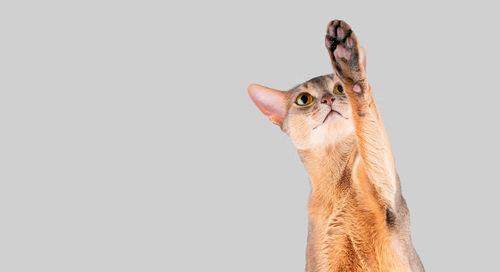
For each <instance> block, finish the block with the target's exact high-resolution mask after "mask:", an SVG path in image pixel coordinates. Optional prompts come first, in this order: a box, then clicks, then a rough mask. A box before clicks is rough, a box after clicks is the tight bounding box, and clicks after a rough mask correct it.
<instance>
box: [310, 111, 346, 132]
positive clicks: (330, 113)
mask: <svg viewBox="0 0 500 272" xmlns="http://www.w3.org/2000/svg"><path fill="white" fill-rule="evenodd" d="M337 114H338V115H339V116H340V117H342V118H344V119H347V118H345V117H344V115H342V114H341V113H340V112H338V111H336V110H334V109H331V110H330V112H329V113H328V114H327V115H326V116H325V118H324V119H323V122H321V124H319V125H317V126H315V127H314V128H313V129H316V128H317V127H319V126H321V125H323V124H324V123H325V122H326V120H327V119H328V118H329V117H330V116H334V115H337Z"/></svg>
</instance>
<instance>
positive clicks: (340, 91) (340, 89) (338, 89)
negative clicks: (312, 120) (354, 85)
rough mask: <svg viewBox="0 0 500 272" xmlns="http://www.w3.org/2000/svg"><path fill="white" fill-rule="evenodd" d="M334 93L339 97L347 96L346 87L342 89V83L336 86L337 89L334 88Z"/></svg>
mask: <svg viewBox="0 0 500 272" xmlns="http://www.w3.org/2000/svg"><path fill="white" fill-rule="evenodd" d="M333 92H334V93H335V94H338V95H345V92H344V87H342V85H341V84H340V83H339V84H337V85H335V88H333Z"/></svg>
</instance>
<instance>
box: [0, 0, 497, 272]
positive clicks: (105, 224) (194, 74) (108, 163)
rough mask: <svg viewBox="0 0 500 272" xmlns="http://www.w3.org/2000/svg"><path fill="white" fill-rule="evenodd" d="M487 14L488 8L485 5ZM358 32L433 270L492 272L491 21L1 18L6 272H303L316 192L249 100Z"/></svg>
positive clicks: (435, 10) (206, 8)
mask: <svg viewBox="0 0 500 272" xmlns="http://www.w3.org/2000/svg"><path fill="white" fill-rule="evenodd" d="M491 3H493V1H491ZM334 18H341V19H345V20H347V21H348V22H349V23H350V24H351V25H352V27H353V28H354V30H355V31H357V34H358V37H359V38H360V40H361V43H362V44H364V46H365V47H366V51H367V54H368V76H369V79H370V81H371V84H372V86H373V88H374V91H375V96H376V100H377V103H378V106H379V109H380V111H381V114H382V117H383V119H384V122H385V125H386V128H387V130H388V133H389V137H390V138H391V142H392V146H393V149H394V152H395V155H396V158H397V159H396V160H397V166H398V170H399V174H400V176H401V180H402V184H403V194H404V196H405V197H406V199H407V201H408V204H409V207H410V209H411V213H412V231H413V240H414V244H415V247H416V249H417V251H418V252H419V254H420V256H421V258H422V260H423V263H424V265H425V267H426V268H427V270H428V271H480V270H482V269H483V270H486V271H494V270H495V269H496V268H495V267H496V265H497V259H498V248H497V247H496V245H498V243H499V242H500V239H499V235H498V229H500V223H499V220H498V210H497V209H498V206H499V204H500V200H499V197H498V188H499V187H498V182H499V181H500V180H499V177H498V174H497V170H498V165H497V164H498V157H497V154H498V153H499V151H500V150H499V149H500V148H499V144H498V139H499V136H500V135H499V130H498V116H499V115H498V110H497V107H498V98H499V95H498V92H499V87H498V80H497V78H498V68H497V65H498V61H499V57H500V55H499V51H498V48H500V44H499V39H498V26H499V23H500V19H499V18H498V6H494V5H492V4H487V2H486V1H473V2H470V3H468V4H465V3H459V2H457V1H455V2H453V4H451V2H450V3H449V4H445V3H444V2H443V3H441V2H436V1H426V2H425V3H424V2H423V1H419V2H418V3H402V2H391V3H389V2H386V3H385V4H382V2H379V3H375V1H371V2H364V3H361V2H354V1H349V2H348V3H347V1H343V2H341V1H328V2H326V1H325V2H322V3H320V2H314V3H313V2H310V1H307V3H306V1H303V2H302V3H301V4H295V3H290V2H289V1H282V2H269V1H245V2H240V3H237V2H231V1H227V2H221V1H196V2H187V1H183V2H166V1H79V3H77V2H73V3H69V2H68V1H31V2H25V1H2V3H1V4H0V31H1V32H0V35H1V43H0V69H1V71H0V129H1V131H0V160H1V161H0V270H1V271H303V269H304V263H305V244H306V231H307V213H306V201H307V198H308V193H309V184H308V180H307V176H306V173H305V170H304V169H303V166H302V164H301V162H300V160H299V158H298V155H297V154H296V151H295V149H294V147H293V146H292V144H291V142H290V140H289V139H288V138H287V136H286V135H284V134H283V133H282V132H281V131H280V130H279V129H278V128H277V127H276V126H273V125H272V124H271V123H270V122H269V121H267V119H266V118H265V117H264V116H262V115H261V114H260V112H258V110H257V109H256V107H255V106H254V105H253V104H252V103H251V101H250V99H249V98H248V97H247V93H246V86H247V85H248V84H249V83H252V82H257V83H260V84H264V85H268V86H271V87H274V88H280V89H288V88H290V87H292V86H294V85H295V84H298V83H301V82H303V81H305V80H308V79H310V78H312V77H314V76H318V75H322V74H327V73H330V72H331V67H330V63H329V60H328V54H327V51H326V50H325V48H324V44H323V37H324V36H323V35H324V31H325V28H326V25H327V23H328V22H329V21H330V20H331V19H334Z"/></svg>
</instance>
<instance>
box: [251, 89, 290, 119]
mask: <svg viewBox="0 0 500 272" xmlns="http://www.w3.org/2000/svg"><path fill="white" fill-rule="evenodd" d="M247 89H248V94H249V95H250V98H251V99H252V101H253V102H254V103H255V105H257V108H259V110H260V111H261V112H262V113H263V114H264V115H265V116H267V117H269V120H271V121H272V122H273V123H274V124H277V125H279V126H281V125H282V124H283V119H284V118H285V112H286V109H285V105H286V103H285V102H286V100H285V99H286V92H283V91H278V90H275V89H271V88H268V87H264V86H261V85H258V84H251V85H250V86H248V88H247Z"/></svg>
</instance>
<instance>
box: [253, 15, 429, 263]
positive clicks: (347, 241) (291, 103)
mask: <svg viewBox="0 0 500 272" xmlns="http://www.w3.org/2000/svg"><path fill="white" fill-rule="evenodd" d="M325 43H326V47H327V49H328V52H329V53H330V60H331V62H332V65H333V70H334V72H335V73H334V74H333V75H325V76H320V77H316V78H313V79H311V80H309V81H307V82H305V83H303V84H301V85H299V86H297V87H295V88H293V89H291V90H289V91H279V90H275V89H271V88H267V87H264V86H260V85H256V84H252V85H250V86H249V87H248V92H249V95H250V97H251V99H252V100H253V101H254V102H255V104H256V105H257V107H258V108H259V109H260V111H262V113H264V114H265V115H266V116H268V117H269V119H270V120H271V121H272V122H273V123H275V124H277V125H279V126H280V127H281V129H282V130H283V131H284V132H285V133H287V134H288V135H289V136H290V138H291V139H292V141H293V143H294V144H295V146H296V147H297V149H298V153H299V155H300V158H301V159H302V162H303V163H304V165H305V168H306V170H307V173H308V175H309V179H310V183H311V194H310V198H309V203H308V214H309V234H308V242H307V254H306V271H307V272H326V271H384V272H388V271H413V272H417V271H424V268H423V265H422V263H421V261H420V258H419V257H418V255H417V253H416V252H415V249H414V248H413V245H412V242H411V237H410V230H409V225H410V223H409V212H408V208H407V205H406V202H405V200H404V198H403V196H402V195H401V188H400V183H399V177H398V174H397V172H396V169H395V162H394V157H393V153H392V150H391V147H390V144H389V140H388V138H387V134H386V131H385V128H384V125H383V124H382V120H381V119H380V115H379V112H378V110H377V107H376V105H375V101H374V98H373V95H372V89H371V87H370V84H369V83H368V81H367V79H366V56H365V52H364V49H363V48H362V47H361V46H360V45H359V43H358V39H357V37H356V34H355V33H354V32H353V31H352V30H351V28H350V26H349V25H348V24H347V23H345V22H344V21H341V20H334V21H332V22H330V23H329V24H328V27H327V34H326V39H325Z"/></svg>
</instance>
